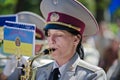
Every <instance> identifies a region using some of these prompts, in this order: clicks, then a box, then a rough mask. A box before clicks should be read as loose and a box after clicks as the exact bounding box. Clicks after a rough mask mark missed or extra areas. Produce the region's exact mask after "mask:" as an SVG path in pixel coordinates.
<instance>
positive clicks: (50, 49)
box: [43, 48, 55, 55]
mask: <svg viewBox="0 0 120 80" xmlns="http://www.w3.org/2000/svg"><path fill="white" fill-rule="evenodd" d="M53 51H55V49H54V48H49V49H45V50H44V51H43V52H44V54H45V55H47V54H50V53H51V52H53Z"/></svg>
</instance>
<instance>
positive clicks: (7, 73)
mask: <svg viewBox="0 0 120 80" xmlns="http://www.w3.org/2000/svg"><path fill="white" fill-rule="evenodd" d="M16 15H17V17H18V20H17V21H18V22H22V23H28V24H35V25H36V42H35V43H36V45H35V54H33V55H36V54H38V53H40V52H41V51H42V50H43V49H44V48H45V46H44V44H45V43H44V42H45V35H44V32H43V26H44V25H45V21H44V19H43V18H42V17H41V16H39V15H37V14H35V13H33V12H29V11H22V12H19V13H16ZM17 39H18V38H17ZM38 41H39V42H40V43H39V44H38V43H37V42H38ZM16 46H20V45H17V44H16ZM9 58H10V59H9V60H8V61H7V63H6V65H5V67H4V69H3V72H2V73H1V74H0V80H15V79H14V78H13V77H14V76H16V74H18V73H16V74H15V75H14V76H13V75H12V74H13V73H14V72H18V71H17V69H16V68H17V66H18V65H17V64H18V60H17V58H16V56H15V55H12V56H10V57H9ZM28 58H29V57H28V56H24V55H23V56H22V57H21V59H20V61H19V65H20V66H21V65H23V64H27V59H28ZM20 66H18V67H20ZM34 66H40V63H37V62H35V63H34ZM20 71H21V70H19V75H20ZM18 78H19V76H18V75H17V76H16V80H19V79H18Z"/></svg>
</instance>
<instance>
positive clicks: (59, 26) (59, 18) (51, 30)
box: [35, 0, 106, 80]
mask: <svg viewBox="0 0 120 80" xmlns="http://www.w3.org/2000/svg"><path fill="white" fill-rule="evenodd" d="M40 8H41V11H42V14H43V16H44V17H45V18H46V21H47V22H46V26H45V34H46V35H47V40H48V45H49V48H52V49H53V52H52V53H51V54H50V55H51V57H52V58H53V59H54V62H52V63H50V64H47V65H44V66H42V67H39V68H38V69H37V73H36V79H35V80H106V74H105V72H104V71H103V69H101V68H99V67H97V66H93V65H90V64H88V63H86V62H84V61H83V60H82V59H83V58H84V53H83V48H82V45H81V43H82V37H83V36H88V35H93V34H94V33H96V31H97V28H98V26H97V23H96V20H95V19H94V17H93V16H92V14H91V13H90V12H89V11H88V10H87V9H86V8H85V7H84V6H83V5H82V4H81V3H79V2H78V1H75V0H43V1H42V2H41V6H40Z"/></svg>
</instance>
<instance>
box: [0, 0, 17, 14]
mask: <svg viewBox="0 0 120 80" xmlns="http://www.w3.org/2000/svg"><path fill="white" fill-rule="evenodd" d="M16 3H17V0H0V14H12V13H14V10H15V6H16Z"/></svg>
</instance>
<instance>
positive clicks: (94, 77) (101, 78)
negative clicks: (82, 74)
mask: <svg viewBox="0 0 120 80" xmlns="http://www.w3.org/2000/svg"><path fill="white" fill-rule="evenodd" d="M87 80H107V77H106V73H105V72H104V70H102V69H101V70H98V71H96V72H95V73H92V74H90V75H88V77H87Z"/></svg>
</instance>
